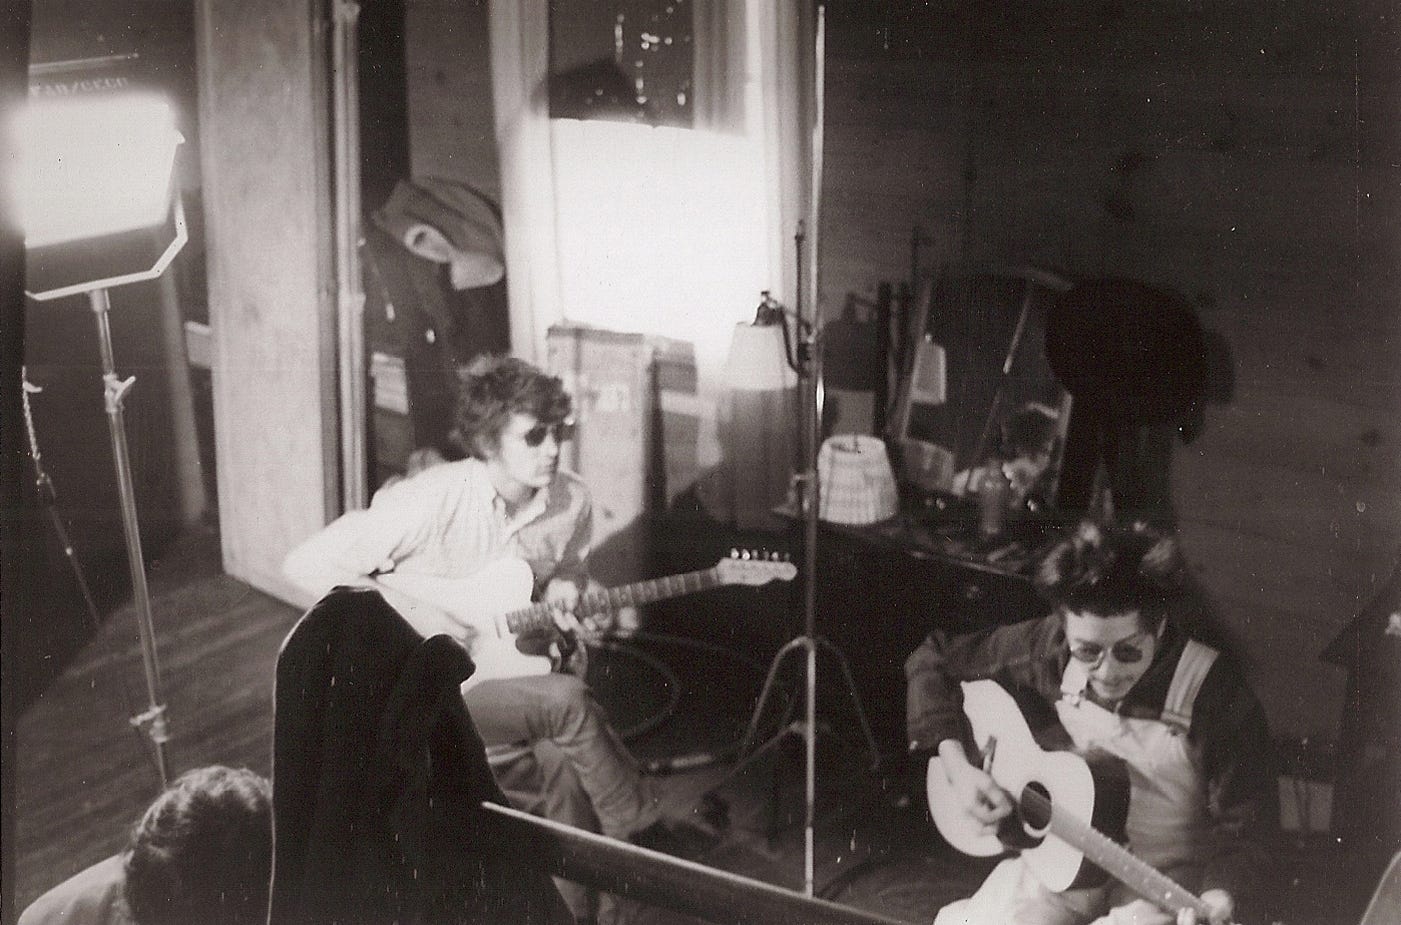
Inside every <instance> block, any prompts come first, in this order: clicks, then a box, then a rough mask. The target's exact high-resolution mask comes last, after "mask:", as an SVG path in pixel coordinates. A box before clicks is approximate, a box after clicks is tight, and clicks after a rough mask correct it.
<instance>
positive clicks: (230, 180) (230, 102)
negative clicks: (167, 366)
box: [196, 0, 339, 599]
mask: <svg viewBox="0 0 1401 925" xmlns="http://www.w3.org/2000/svg"><path fill="white" fill-rule="evenodd" d="M325 15H326V13H325V9H324V7H323V4H321V3H318V2H316V0H292V2H287V0H199V2H198V4H197V6H196V53H197V61H198V66H199V89H200V106H199V109H200V115H199V119H200V164H201V167H202V170H201V173H202V179H203V184H204V205H205V227H206V229H207V241H208V268H209V326H210V333H211V338H212V343H211V347H212V349H211V356H210V363H211V374H212V378H213V387H214V422H215V423H214V428H215V447H216V453H217V466H218V477H219V523H220V533H221V538H222V546H223V558H224V568H225V570H226V571H227V572H228V573H229V574H231V575H234V576H237V577H238V578H241V579H243V580H244V581H246V582H248V583H249V584H252V585H254V586H255V587H258V588H260V589H262V590H265V591H268V592H270V593H273V594H276V595H278V596H280V597H284V598H287V599H293V598H294V595H293V594H292V592H291V589H290V588H289V587H288V586H287V585H286V583H285V581H284V580H283V579H282V577H281V571H280V565H281V560H282V557H283V555H284V554H285V553H286V551H287V550H288V549H289V548H291V546H292V545H294V544H295V543H296V542H298V541H299V540H301V539H302V538H303V537H305V536H307V535H308V534H310V533H312V532H313V531H314V530H316V529H318V528H320V527H321V526H322V525H323V524H324V523H325V522H326V521H327V520H328V519H329V517H331V516H332V515H333V514H335V513H336V512H337V509H338V505H339V501H338V492H337V478H336V472H337V453H336V439H335V434H336V416H335V391H334V388H335V386H334V378H333V376H334V370H335V341H334V336H335V306H334V301H333V290H334V284H333V279H334V275H333V272H332V250H331V244H332V241H333V240H334V238H333V235H332V228H331V205H330V189H331V184H330V178H329V174H330V168H329V165H330V139H331V135H330V130H329V113H330V104H329V95H328V87H327V72H328V70H329V67H328V64H327V51H326V47H325V42H326V38H325V36H326V23H325V22H324V19H325Z"/></svg>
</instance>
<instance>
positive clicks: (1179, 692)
mask: <svg viewBox="0 0 1401 925" xmlns="http://www.w3.org/2000/svg"><path fill="white" fill-rule="evenodd" d="M1217 655H1218V653H1217V651H1216V650H1215V649H1213V648H1211V647H1210V646H1207V645H1203V644H1201V643H1200V642H1197V641H1196V640H1195V639H1189V640H1187V645H1186V647H1185V648H1184V649H1183V650H1182V657H1181V658H1179V659H1178V660H1177V670H1176V671H1175V672H1173V675H1172V684H1171V685H1170V686H1169V687H1168V692H1167V697H1166V698H1165V699H1164V700H1163V712H1162V715H1161V716H1160V717H1159V718H1160V719H1161V720H1162V721H1163V722H1164V723H1167V724H1168V725H1169V726H1172V727H1173V728H1175V729H1177V730H1178V731H1179V732H1182V733H1186V732H1188V731H1189V730H1190V729H1191V728H1192V704H1194V703H1195V702H1196V699H1197V692H1198V691H1199V690H1201V687H1202V682H1203V681H1204V680H1206V673H1207V672H1208V671H1210V670H1211V666H1212V665H1213V664H1214V663H1215V662H1216V656H1217Z"/></svg>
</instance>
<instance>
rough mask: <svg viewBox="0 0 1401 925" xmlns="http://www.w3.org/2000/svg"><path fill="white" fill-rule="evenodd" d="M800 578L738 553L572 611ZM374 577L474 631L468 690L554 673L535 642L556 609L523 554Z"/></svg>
mask: <svg viewBox="0 0 1401 925" xmlns="http://www.w3.org/2000/svg"><path fill="white" fill-rule="evenodd" d="M795 575H797V567H796V566H794V565H793V563H792V562H787V561H781V560H776V559H770V558H764V557H762V556H761V555H759V554H756V553H753V552H747V551H738V550H737V551H735V552H732V553H731V554H730V556H729V557H728V558H724V559H721V560H720V561H719V562H717V563H716V564H715V565H713V566H711V567H710V568H707V569H701V570H699V571H695V572H685V573H682V574H678V575H668V576H666V577H664V578H653V579H648V580H647V581H639V582H635V583H633V584H627V585H621V586H619V587H616V588H604V589H600V590H597V591H588V592H585V593H583V594H581V595H579V603H578V605H577V606H576V607H575V609H574V614H575V616H577V617H579V618H580V619H583V618H584V617H586V616H589V615H591V614H596V613H602V612H606V611H609V610H614V609H616V608H619V607H634V606H637V605H640V604H650V603H652V602H654V601H662V600H667V599H668V598H674V597H681V596H682V595H686V594H694V593H696V592H698V591H706V590H709V589H711V588H718V587H722V586H725V585H750V586H757V585H764V584H768V583H769V582H771V581H791V580H792V579H793V577H794V576H795ZM376 580H377V581H378V582H379V583H381V584H383V585H384V586H386V587H388V588H392V589H394V590H396V591H399V592H401V593H403V594H405V595H407V596H409V597H411V598H414V599H416V600H419V601H422V602H424V603H426V604H429V605H431V606H433V607H437V608H438V609H440V610H442V611H444V612H445V613H447V614H448V615H449V616H450V617H452V618H454V619H455V620H457V621H459V622H461V623H462V624H464V625H466V626H469V627H471V628H472V629H473V630H474V631H475V636H474V638H473V639H472V641H471V642H470V644H469V650H470V652H471V655H472V661H473V662H475V663H476V665H477V670H476V672H475V673H474V674H473V675H472V677H471V678H470V679H469V680H468V681H467V682H466V686H468V687H470V686H471V685H474V684H477V683H478V682H481V681H485V680H488V679H491V678H518V677H526V676H529V675H540V674H549V673H550V672H551V671H553V670H554V668H555V666H556V663H557V661H558V659H556V658H552V657H551V656H550V655H549V654H547V653H546V652H545V651H544V649H543V647H542V646H540V645H538V644H533V643H538V642H539V641H540V638H541V637H542V636H547V635H549V634H552V633H553V631H554V630H555V620H554V610H553V606H552V605H551V604H550V603H548V602H543V601H542V602H539V603H531V594H532V592H533V591H534V588H535V576H534V574H533V573H532V572H531V569H530V565H529V563H527V562H525V561H524V560H522V559H514V558H505V559H498V560H496V561H494V562H491V563H489V564H487V565H485V566H483V567H482V568H481V569H479V570H478V571H476V572H474V573H472V574H471V575H469V576H467V577H465V578H438V577H434V576H429V575H415V574H401V573H398V572H388V573H385V574H382V575H379V576H377V577H376Z"/></svg>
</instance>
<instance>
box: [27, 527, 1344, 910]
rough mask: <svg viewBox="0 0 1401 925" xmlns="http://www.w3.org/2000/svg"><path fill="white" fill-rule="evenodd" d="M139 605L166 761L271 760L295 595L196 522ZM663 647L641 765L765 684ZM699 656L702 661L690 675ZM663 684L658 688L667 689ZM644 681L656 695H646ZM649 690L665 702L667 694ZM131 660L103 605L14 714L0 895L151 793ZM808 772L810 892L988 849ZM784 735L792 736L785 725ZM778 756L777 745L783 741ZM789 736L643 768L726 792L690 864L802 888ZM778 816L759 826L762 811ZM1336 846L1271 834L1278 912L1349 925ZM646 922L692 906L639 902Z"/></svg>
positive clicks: (859, 896)
mask: <svg viewBox="0 0 1401 925" xmlns="http://www.w3.org/2000/svg"><path fill="white" fill-rule="evenodd" d="M150 573H151V587H152V596H153V610H154V619H155V622H156V628H157V636H158V649H159V655H160V658H161V668H162V675H163V681H164V693H165V698H164V699H165V701H166V703H167V704H168V707H169V718H170V729H171V741H170V743H169V745H168V759H169V766H170V769H171V772H172V774H178V773H179V772H181V771H184V770H187V769H189V768H192V767H196V766H199V765H203V764H211V763H221V764H229V765H235V766H244V767H249V768H252V769H253V770H255V771H258V772H260V773H263V774H268V773H270V770H271V769H270V763H271V762H270V758H271V742H272V680H273V671H274V667H275V665H276V659H277V652H278V648H279V646H280V645H281V642H282V640H283V639H284V638H285V636H286V634H287V632H288V631H289V630H290V629H291V628H292V626H293V624H294V623H295V622H296V620H297V618H298V616H299V612H298V611H297V610H295V609H294V608H292V607H290V606H287V605H285V604H283V603H281V602H279V601H276V600H274V599H272V598H270V597H267V596H266V595H263V594H261V593H259V592H257V591H254V590H252V589H250V588H249V587H247V586H246V585H244V584H242V583H241V582H238V581H235V580H234V579H231V578H229V577H227V576H225V575H223V574H221V573H220V571H219V556H218V549H217V540H216V539H214V538H213V537H212V536H210V535H207V534H198V535H195V536H192V537H191V538H189V539H186V540H182V541H180V542H178V543H177V544H175V546H174V547H173V549H172V550H171V551H169V552H168V553H166V554H163V558H162V559H161V560H160V561H158V562H153V563H152V564H151V566H150ZM659 651H661V657H662V658H664V659H666V660H668V661H669V662H670V663H671V665H672V667H673V668H675V669H676V672H675V677H674V682H673V681H668V682H666V683H676V684H678V685H679V686H680V688H681V690H680V691H679V693H678V696H677V697H676V699H675V700H674V702H673V705H672V709H671V710H670V712H669V714H668V718H667V721H666V722H665V723H664V724H662V725H661V726H660V727H659V728H657V729H656V730H654V731H653V732H651V733H648V734H646V735H645V736H642V737H641V738H640V739H638V740H636V741H635V742H634V750H635V751H636V752H637V753H638V755H639V757H640V758H642V759H643V760H644V761H645V760H648V759H650V758H656V757H658V756H665V755H675V754H678V753H687V752H690V751H693V750H696V749H700V750H714V749H716V748H717V747H720V746H723V745H724V743H725V742H726V741H733V738H734V736H735V734H736V731H737V730H739V729H742V728H743V724H744V721H745V719H746V718H747V710H748V709H749V706H750V705H751V704H752V702H753V699H754V696H755V694H756V693H757V690H758V684H759V682H760V681H761V680H762V669H763V667H764V663H763V662H762V661H755V660H754V659H753V658H751V657H749V656H736V658H735V660H733V662H732V663H731V664H730V665H729V667H728V669H727V671H728V673H727V674H722V675H719V676H717V675H715V674H714V672H715V671H716V670H717V669H716V667H715V664H716V659H715V658H713V657H707V658H698V657H694V656H691V657H688V656H687V655H686V653H685V652H677V651H671V652H666V651H664V650H659ZM645 661H646V660H645V659H632V660H629V659H628V658H626V657H621V658H617V659H615V660H614V661H612V662H611V663H609V662H607V661H606V660H605V661H604V662H603V663H602V666H601V667H600V666H599V665H595V667H597V668H598V671H599V677H597V678H595V676H594V674H592V673H591V675H590V678H591V681H592V682H593V683H594V685H595V687H596V688H598V690H599V696H600V700H601V701H602V702H603V703H604V705H605V707H609V705H610V703H612V704H614V705H618V706H621V704H622V702H623V701H624V700H628V701H634V700H637V699H638V697H639V693H638V689H639V687H640V686H641V684H642V683H643V682H642V681H641V680H640V676H639V675H638V673H637V672H638V670H639V669H638V665H639V664H641V663H643V662H645ZM702 663H709V666H710V667H708V668H707V669H706V670H707V671H709V672H711V673H710V674H708V675H706V676H704V677H698V676H695V675H692V674H688V672H690V671H693V670H695V667H696V666H697V665H700V664H702ZM665 693H666V691H664V690H663V691H662V694H665ZM653 695H654V696H655V695H656V692H655V691H654V692H653ZM661 699H663V700H665V699H666V698H665V696H662V697H661ZM145 705H146V695H145V688H144V683H143V680H142V669H141V656H140V649H139V645H138V641H137V633H136V623H135V618H134V615H133V613H132V611H131V609H130V608H129V607H128V608H123V609H118V610H117V611H115V612H114V613H112V614H111V615H110V616H109V617H108V618H107V619H106V621H105V623H104V625H103V626H102V628H101V630H100V631H99V632H97V634H96V635H95V636H94V637H93V638H92V639H91V640H90V641H89V643H88V644H87V645H86V646H85V647H84V648H83V649H82V651H81V652H80V653H79V654H78V656H77V657H76V658H75V659H74V660H73V662H72V663H71V664H70V665H69V666H68V667H67V669H66V670H65V671H64V673H63V674H62V675H61V676H60V677H59V678H58V680H57V681H56V682H54V683H53V684H52V685H51V686H50V687H49V689H48V690H47V691H46V692H45V693H44V695H43V696H42V697H41V698H39V700H38V701H37V702H36V703H35V704H34V705H33V706H32V707H31V708H30V709H29V710H28V711H27V712H26V713H25V714H24V715H23V716H22V717H21V718H20V722H19V724H18V730H17V732H18V754H17V760H16V769H15V771H16V779H15V789H16V793H15V822H16V833H15V838H16V844H15V883H13V884H5V889H6V890H12V893H11V895H12V896H13V899H14V903H15V905H14V908H15V909H16V910H19V909H23V908H24V906H25V905H27V904H28V903H29V902H30V901H32V900H33V899H34V898H35V897H36V896H37V895H38V894H39V893H41V892H43V891H44V890H45V889H47V888H48V887H50V886H52V885H53V884H55V883H57V882H58V881H60V880H62V879H63V878H65V877H67V876H69V875H71V874H73V873H75V872H77V871H78V870H80V869H82V868H83V867H85V866H87V865H88V864H91V863H94V862H96V861H98V860H101V859H102V858H104V857H107V856H108V855H110V854H112V853H114V852H117V851H119V850H120V849H121V847H122V845H123V844H124V842H125V839H126V834H127V831H128V829H129V827H130V825H131V824H132V822H134V821H135V819H136V818H137V816H138V815H139V814H140V812H141V811H142V810H143V809H144V807H145V806H146V805H147V804H148V803H149V802H150V800H151V799H152V798H153V797H154V795H155V794H156V793H157V792H158V789H159V778H158V775H157V773H156V770H155V766H154V763H153V761H152V759H151V756H150V753H149V743H148V742H147V741H146V740H145V738H144V737H143V736H141V735H139V734H137V733H136V732H135V731H133V730H132V729H131V728H130V726H129V723H128V720H129V718H130V717H131V716H132V715H134V714H135V713H138V712H140V711H141V710H142V709H144V708H145ZM823 741H824V745H823V746H822V748H821V749H820V751H821V754H822V757H823V762H822V765H821V767H820V769H819V772H818V785H819V805H818V823H817V826H816V850H815V856H816V859H817V865H816V866H817V877H816V880H817V882H818V884H819V895H824V896H825V897H826V898H829V899H834V900H836V901H839V902H843V903H847V904H850V905H853V906H856V907H859V908H863V909H867V910H869V911H872V912H878V913H881V914H884V915H887V916H890V917H893V918H897V919H902V920H905V921H910V922H927V921H930V920H931V919H932V918H933V915H934V913H935V912H936V911H937V909H938V908H939V906H940V905H941V904H942V903H944V902H947V901H949V900H951V899H953V898H956V897H957V896H959V895H965V894H966V893H967V892H968V891H969V890H971V889H972V888H973V887H974V886H975V885H976V884H977V882H979V880H980V878H981V875H982V873H983V872H984V871H985V870H986V869H987V863H986V862H982V861H978V862H974V861H970V860H969V859H966V858H962V857H959V856H956V855H954V854H953V853H952V852H951V850H950V849H948V848H947V847H945V846H942V845H941V844H940V843H939V840H938V838H937V836H936V835H935V834H934V833H933V831H932V828H931V826H930V824H929V822H928V820H927V817H926V815H925V812H924V810H923V806H922V803H918V802H913V803H912V802H906V801H902V800H900V799H899V798H900V796H901V794H900V793H899V786H898V783H899V782H898V781H892V780H890V779H884V778H882V777H881V776H879V775H875V774H871V773H870V772H868V771H867V770H865V769H864V768H863V767H862V766H861V761H860V760H859V759H860V758H861V755H859V754H856V753H855V752H854V751H853V750H851V749H843V748H838V747H832V746H829V745H827V744H825V741H826V740H823ZM789 744H790V745H798V744H800V742H799V741H798V740H796V739H793V740H791V741H790V743H789ZM785 751H787V752H788V754H787V755H786V756H785V755H784V752H785ZM794 751H796V749H793V748H788V749H785V748H778V749H775V750H774V752H773V755H774V756H775V757H774V758H773V760H765V761H759V762H756V763H755V764H754V766H752V767H750V768H748V769H747V770H745V771H744V772H743V773H741V774H739V775H738V776H735V777H733V778H732V779H727V774H728V772H729V770H730V768H729V766H727V765H725V764H724V763H718V764H712V765H710V766H708V767H703V768H699V769H696V770H692V771H688V772H685V773H677V774H669V775H663V776H658V777H656V778H654V779H655V781H656V782H657V786H658V788H659V790H660V791H661V794H662V799H663V802H664V805H665V806H666V807H667V809H668V810H669V811H670V813H671V814H673V815H679V814H684V813H685V812H687V811H688V810H689V809H690V808H691V807H692V806H693V805H695V804H696V802H697V801H698V799H699V797H700V796H701V795H702V794H703V793H705V792H706V791H707V790H709V789H711V788H714V787H716V786H717V785H721V786H720V787H719V791H718V792H719V793H720V794H721V795H722V796H723V797H724V799H725V800H727V801H728V802H729V805H730V827H729V829H728V831H727V833H726V835H725V837H724V838H723V839H722V840H721V842H720V843H719V844H718V845H716V846H715V848H713V849H712V850H711V851H710V852H709V853H707V854H706V856H705V857H703V858H702V859H701V860H702V861H704V862H705V863H707V864H711V865H713V866H716V867H720V868H723V869H726V870H729V871H732V872H734V873H739V874H743V875H745V876H749V877H754V878H756V879H760V880H764V881H766V882H769V883H775V884H778V885H781V886H787V887H790V888H795V889H797V888H801V884H802V859H803V832H802V825H801V820H802V805H801V800H802V797H801V791H802V767H801V760H800V759H797V758H795V756H794V754H793V752H794ZM775 818H776V819H777V820H778V825H777V826H776V827H773V828H774V829H775V830H774V831H772V832H771V831H770V828H771V826H770V821H771V820H772V819H775ZM1347 871H1348V859H1347V858H1346V857H1343V856H1341V855H1339V854H1338V853H1337V852H1335V851H1331V850H1327V849H1326V848H1320V847H1318V846H1316V847H1315V848H1314V849H1310V850H1306V851H1301V850H1297V849H1296V848H1294V847H1290V846H1285V847H1284V848H1282V853H1281V863H1280V865H1279V866H1278V867H1277V868H1276V870H1275V871H1274V872H1273V875H1275V876H1277V877H1278V896H1279V900H1280V908H1281V910H1286V911H1287V912H1288V914H1287V915H1283V916H1282V920H1283V921H1285V922H1286V923H1289V925H1352V923H1355V922H1356V921H1357V919H1358V916H1359V915H1360V910H1361V908H1362V904H1363V902H1365V898H1366V895H1367V885H1366V884H1363V885H1361V886H1355V885H1351V884H1349V882H1348V877H1347ZM645 918H646V919H647V920H648V921H649V922H652V923H653V925H676V923H679V922H683V921H684V922H689V921H690V920H689V919H682V918H681V917H679V916H677V915H675V914H672V913H668V912H666V911H665V910H653V911H652V913H651V914H649V915H648V916H646V917H645Z"/></svg>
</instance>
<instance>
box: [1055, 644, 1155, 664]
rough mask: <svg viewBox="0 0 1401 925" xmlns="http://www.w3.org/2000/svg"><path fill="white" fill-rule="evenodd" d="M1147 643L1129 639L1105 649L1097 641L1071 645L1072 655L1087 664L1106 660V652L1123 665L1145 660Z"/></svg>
mask: <svg viewBox="0 0 1401 925" xmlns="http://www.w3.org/2000/svg"><path fill="white" fill-rule="evenodd" d="M1146 644H1147V643H1133V642H1129V641H1128V640H1124V641H1123V642H1116V643H1114V645H1112V646H1110V647H1109V648H1108V649H1105V648H1104V646H1102V645H1100V644H1099V643H1097V642H1082V643H1079V644H1077V645H1074V646H1071V647H1070V657H1071V658H1073V659H1075V660H1076V661H1077V662H1084V663H1085V664H1086V665H1090V666H1097V665H1099V663H1100V662H1102V661H1104V655H1105V652H1108V653H1109V654H1110V655H1111V656H1113V657H1114V661H1116V662H1118V663H1119V664H1121V665H1132V664H1134V663H1135V662H1141V661H1143V657H1144V655H1146V654H1147V653H1146V652H1145V651H1144V648H1143V647H1144V646H1145V645H1146Z"/></svg>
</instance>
